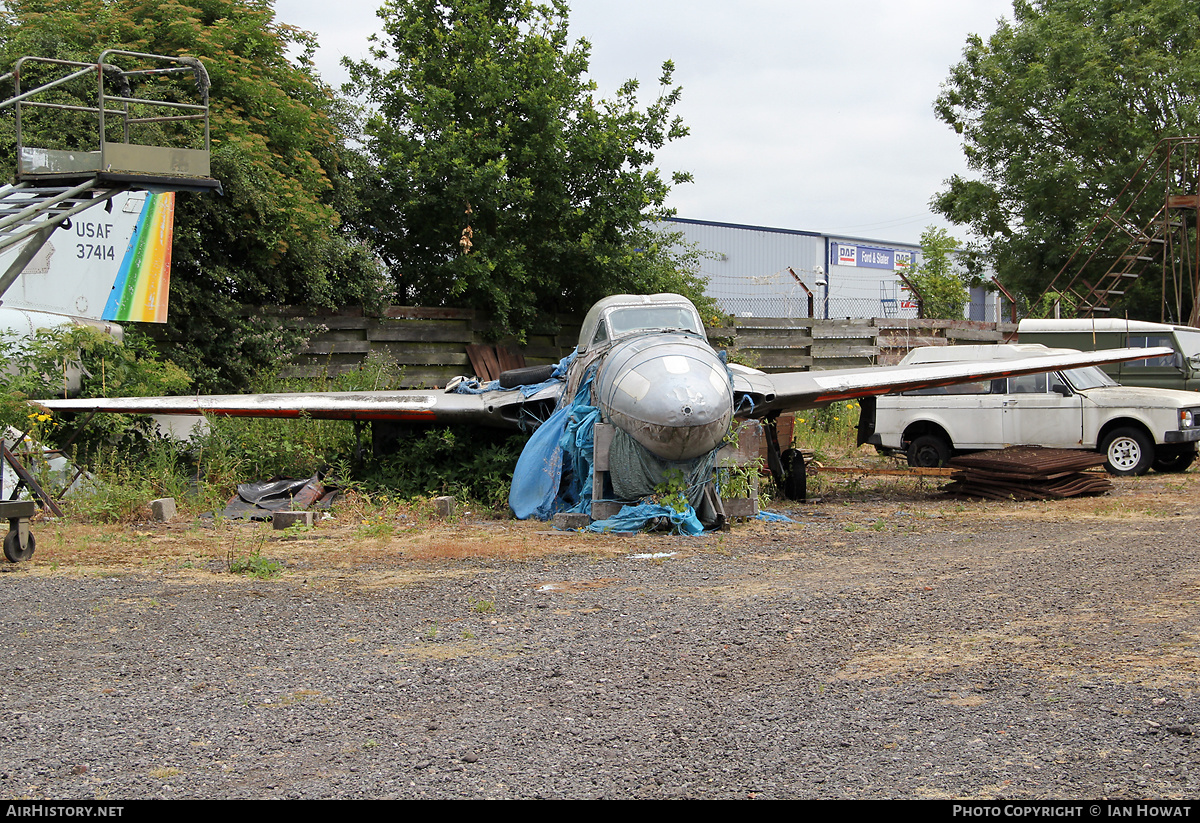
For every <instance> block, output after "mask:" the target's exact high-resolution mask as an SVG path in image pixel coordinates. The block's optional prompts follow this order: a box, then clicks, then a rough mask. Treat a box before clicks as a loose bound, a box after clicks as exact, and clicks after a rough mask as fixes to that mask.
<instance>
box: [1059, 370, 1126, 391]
mask: <svg viewBox="0 0 1200 823" xmlns="http://www.w3.org/2000/svg"><path fill="white" fill-rule="evenodd" d="M1063 374H1064V375H1065V376H1066V378H1067V380H1069V381H1070V383H1071V385H1072V386H1074V387H1075V388H1076V389H1077V390H1078V391H1086V390H1088V389H1100V388H1104V387H1105V386H1118V385H1120V384H1119V383H1117V382H1116V381H1115V380H1113V379H1112V378H1111V377H1109V376H1108V375H1107V374H1105V373H1104V372H1102V371H1100V369H1099V368H1097V367H1096V366H1084V367H1083V368H1082V369H1068V370H1067V371H1065V372H1063Z"/></svg>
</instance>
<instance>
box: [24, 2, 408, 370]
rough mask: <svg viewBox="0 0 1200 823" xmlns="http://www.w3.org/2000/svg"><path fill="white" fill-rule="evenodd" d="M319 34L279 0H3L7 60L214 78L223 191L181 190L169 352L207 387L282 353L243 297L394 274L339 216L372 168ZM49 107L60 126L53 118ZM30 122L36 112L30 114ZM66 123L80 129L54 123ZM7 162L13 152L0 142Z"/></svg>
mask: <svg viewBox="0 0 1200 823" xmlns="http://www.w3.org/2000/svg"><path fill="white" fill-rule="evenodd" d="M313 45H314V39H313V35H311V34H309V33H306V32H302V31H300V30H298V29H296V28H294V27H292V26H287V25H284V24H282V23H279V22H278V21H277V20H276V19H275V17H274V12H273V11H272V3H271V0H165V2H159V1H158V0H155V1H154V2H151V0H8V2H6V3H5V4H3V6H0V71H7V70H9V69H10V68H11V67H12V65H13V63H14V62H15V60H16V59H17V58H18V57H20V56H21V55H23V54H34V55H38V56H41V57H57V58H62V59H70V60H80V61H93V60H95V59H96V57H97V56H98V54H99V52H101V51H102V50H104V49H106V48H123V49H127V50H132V51H140V52H151V53H156V54H166V55H190V56H193V57H198V58H200V59H201V60H202V61H203V62H204V65H205V67H206V69H207V71H208V73H209V76H210V77H211V79H212V88H211V92H210V97H211V110H212V117H211V121H212V174H213V176H214V177H216V178H217V179H219V180H220V181H221V184H222V186H223V188H224V194H223V195H213V194H187V193H180V194H179V195H178V197H177V203H176V213H175V220H176V224H175V245H174V251H173V256H172V277H171V306H170V318H171V320H170V324H169V329H168V332H167V337H168V338H169V339H171V340H172V341H175V342H174V343H173V344H170V345H168V347H167V348H168V349H169V353H170V355H171V357H172V359H174V360H175V361H176V362H178V363H180V364H181V365H183V366H184V367H185V368H187V369H188V371H189V372H191V373H192V375H193V376H194V378H195V379H196V388H197V389H199V390H201V391H218V390H235V389H237V388H240V387H243V386H244V385H245V384H246V381H247V380H248V378H249V375H250V373H251V372H252V371H253V370H254V369H255V368H258V367H261V366H263V365H266V364H269V363H271V362H272V361H277V360H278V358H279V356H280V354H281V351H282V348H283V343H284V340H285V335H283V334H282V333H281V331H280V330H279V328H278V327H277V326H274V325H272V324H270V323H266V322H264V321H263V320H262V318H261V317H245V316H243V315H244V312H242V311H240V308H241V306H244V305H252V306H259V305H263V304H317V305H326V306H330V305H334V304H339V305H344V304H352V303H358V302H377V301H378V300H379V298H380V289H381V288H382V287H383V283H384V281H382V279H381V278H380V276H379V272H378V270H377V265H376V264H375V262H374V259H373V256H372V255H371V254H370V253H369V251H368V249H367V247H365V246H364V245H362V244H359V243H357V242H355V240H354V237H353V236H352V235H351V234H350V233H349V231H348V229H347V228H346V226H345V224H344V222H343V221H342V219H341V215H340V214H339V211H341V212H348V213H352V212H354V210H355V209H356V208H357V205H356V194H355V192H356V188H357V185H356V179H355V177H352V176H351V175H350V174H348V169H355V168H358V169H359V171H360V175H359V176H360V177H361V176H362V175H361V171H362V167H361V163H360V161H359V158H357V157H355V155H354V154H353V152H351V151H349V150H348V149H347V148H346V146H345V135H344V129H343V123H344V122H345V112H344V109H343V108H342V107H341V104H339V103H338V102H337V99H336V98H335V97H334V95H333V94H332V92H331V91H330V89H328V88H327V87H325V86H324V85H323V84H322V83H321V82H320V80H319V79H318V78H317V77H316V76H315V74H314V73H313V72H312V69H311V63H310V62H309V61H308V60H307V58H306V57H302V58H301V60H300V64H299V65H297V64H296V63H294V62H293V61H292V60H291V59H289V56H288V55H289V51H290V50H291V49H292V48H293V47H300V48H301V49H302V50H305V51H303V54H304V55H310V54H311V49H312V47H313ZM64 116H65V115H58V114H46V115H44V116H43V120H42V122H43V124H44V125H43V126H42V132H43V134H44V135H48V136H49V135H52V134H53V133H54V132H55V129H56V123H60V122H61V121H59V120H56V118H60V117H64ZM31 120H32V118H31ZM58 130H59V132H61V133H62V135H66V136H69V135H70V133H71V130H70V129H62V128H59V129H58ZM0 154H2V155H3V156H2V157H0V162H2V163H3V164H4V168H3V171H4V172H11V168H12V163H13V160H14V158H13V157H12V152H11V150H10V151H8V152H0Z"/></svg>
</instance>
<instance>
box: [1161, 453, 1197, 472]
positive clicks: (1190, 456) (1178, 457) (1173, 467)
mask: <svg viewBox="0 0 1200 823" xmlns="http://www.w3.org/2000/svg"><path fill="white" fill-rule="evenodd" d="M1195 462H1196V453H1195V452H1194V451H1183V452H1175V453H1173V454H1162V453H1159V454H1156V455H1155V457H1154V463H1153V464H1152V465H1151V466H1150V468H1152V469H1154V470H1155V471H1156V472H1164V473H1168V474H1179V473H1180V472H1185V471H1187V470H1188V469H1189V468H1191V465H1192V464H1193V463H1195Z"/></svg>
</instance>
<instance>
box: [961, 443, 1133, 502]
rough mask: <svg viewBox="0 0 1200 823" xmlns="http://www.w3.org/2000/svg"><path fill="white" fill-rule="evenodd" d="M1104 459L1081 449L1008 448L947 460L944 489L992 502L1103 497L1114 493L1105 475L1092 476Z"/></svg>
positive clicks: (1101, 473)
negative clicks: (950, 479)
mask: <svg viewBox="0 0 1200 823" xmlns="http://www.w3.org/2000/svg"><path fill="white" fill-rule="evenodd" d="M1103 465H1104V455H1102V454H1097V453H1095V452H1090V451H1083V450H1082V449H1079V450H1077V449H1044V448H1041V447H1039V446H1009V447H1008V448H1007V449H1004V450H1003V451H987V452H977V453H975V454H967V455H963V456H961V457H955V458H954V459H952V460H951V461H950V466H951V467H953V468H954V469H956V471H955V472H954V474H953V478H954V480H953V482H951V483H949V484H948V485H947V486H945V487H944V488H943V491H945V492H946V493H947V494H949V495H951V496H953V497H986V498H991V499H993V500H1051V499H1057V498H1062V497H1077V496H1079V495H1089V494H1104V493H1105V492H1107V491H1108V490H1110V489H1111V488H1112V483H1111V482H1110V481H1109V479H1108V475H1106V474H1104V473H1103V471H1093V470H1094V469H1098V468H1099V467H1101V466H1103Z"/></svg>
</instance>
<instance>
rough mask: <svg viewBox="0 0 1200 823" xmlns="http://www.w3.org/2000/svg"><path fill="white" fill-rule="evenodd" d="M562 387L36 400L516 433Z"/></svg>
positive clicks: (109, 408) (57, 407) (95, 408)
mask: <svg viewBox="0 0 1200 823" xmlns="http://www.w3.org/2000/svg"><path fill="white" fill-rule="evenodd" d="M561 390H562V387H561V385H554V386H548V387H546V388H544V389H542V390H541V391H539V392H537V393H536V394H533V395H531V396H529V397H526V396H525V395H523V394H522V393H521V392H520V391H494V392H486V393H484V394H456V393H453V392H445V391H442V390H440V389H434V390H431V391H361V392H310V393H281V394H220V395H214V394H209V395H193V396H177V397H113V398H97V397H90V398H77V399H72V400H38V401H35V402H36V403H37V404H38V405H40V406H44V407H45V408H47V409H50V410H51V411H55V412H112V413H117V414H166V415H172V414H185V415H186V414H191V415H213V416H217V417H276V418H299V417H308V418H312V419H315V420H357V421H391V422H402V423H438V424H443V425H446V424H454V423H465V424H476V425H482V426H492V427H497V428H512V429H519V428H521V427H522V426H524V427H529V426H530V425H536V423H537V422H539V421H538V420H536V419H532V418H527V417H525V416H524V415H523V414H522V413H523V411H524V410H525V408H526V407H530V408H531V409H536V408H537V407H538V405H544V404H549V405H550V406H553V404H554V402H555V401H556V400H557V399H558V394H559V392H560V391H561Z"/></svg>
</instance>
